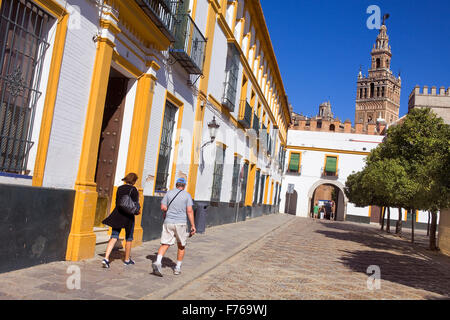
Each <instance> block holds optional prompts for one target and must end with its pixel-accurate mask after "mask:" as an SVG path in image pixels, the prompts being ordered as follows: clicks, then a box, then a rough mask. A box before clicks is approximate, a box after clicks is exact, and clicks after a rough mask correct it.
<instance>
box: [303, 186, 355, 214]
mask: <svg viewBox="0 0 450 320" xmlns="http://www.w3.org/2000/svg"><path fill="white" fill-rule="evenodd" d="M322 185H332V186H334V187H336V188H337V190H338V191H339V192H338V193H337V201H336V221H344V220H345V216H346V214H347V203H348V199H347V197H346V196H345V193H344V185H343V184H342V183H340V182H339V181H335V180H326V179H320V180H318V181H317V182H315V183H314V184H313V185H312V186H311V187H310V189H309V191H308V213H310V212H311V210H312V207H313V205H314V204H313V203H312V202H313V200H314V199H313V196H314V192H315V191H316V190H317V188H319V187H320V186H322Z"/></svg>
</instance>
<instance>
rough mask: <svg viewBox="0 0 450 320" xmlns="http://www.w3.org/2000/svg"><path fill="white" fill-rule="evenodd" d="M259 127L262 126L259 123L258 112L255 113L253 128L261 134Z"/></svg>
mask: <svg viewBox="0 0 450 320" xmlns="http://www.w3.org/2000/svg"><path fill="white" fill-rule="evenodd" d="M259 127H260V123H259V118H258V116H257V115H256V114H253V126H252V128H253V130H255V133H256V135H257V136H258V135H259Z"/></svg>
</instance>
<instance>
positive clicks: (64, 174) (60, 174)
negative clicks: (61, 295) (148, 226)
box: [35, 1, 98, 189]
mask: <svg viewBox="0 0 450 320" xmlns="http://www.w3.org/2000/svg"><path fill="white" fill-rule="evenodd" d="M73 4H75V5H79V6H80V9H81V12H82V15H81V21H80V23H81V29H73V28H69V29H68V30H67V36H66V44H65V48H64V56H63V61H62V65H61V76H60V79H59V87H58V93H57V96H56V103H55V111H54V115H53V123H52V130H51V134H50V141H49V146H48V154H47V163H46V167H45V175H44V181H43V186H44V187H55V188H69V189H72V188H73V187H74V185H75V180H76V175H77V173H78V163H79V158H80V153H81V146H82V140H83V134H84V124H85V119H86V110H87V105H88V101H89V91H90V87H91V78H92V72H93V66H94V60H95V51H96V44H95V43H94V42H93V41H92V36H93V35H94V34H95V33H96V32H97V22H98V14H97V9H96V8H95V7H94V6H93V5H92V4H91V3H90V2H85V1H82V2H80V1H74V3H73ZM35 126H38V127H40V123H35Z"/></svg>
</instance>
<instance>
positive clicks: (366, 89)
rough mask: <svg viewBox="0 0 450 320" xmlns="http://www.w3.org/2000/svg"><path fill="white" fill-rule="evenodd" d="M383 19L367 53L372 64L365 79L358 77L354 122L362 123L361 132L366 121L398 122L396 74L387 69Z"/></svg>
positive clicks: (398, 83)
mask: <svg viewBox="0 0 450 320" xmlns="http://www.w3.org/2000/svg"><path fill="white" fill-rule="evenodd" d="M386 31H387V28H386V24H385V19H383V25H382V26H381V28H380V32H379V34H378V37H377V40H376V43H375V44H374V45H373V49H372V52H371V55H372V63H371V67H370V69H369V75H368V76H367V77H365V76H363V75H362V72H361V70H360V71H359V74H358V81H357V88H358V90H357V92H356V107H355V123H363V127H364V129H367V124H368V123H370V122H373V123H376V121H377V120H378V119H384V120H385V121H386V123H387V124H388V125H389V124H390V123H392V122H393V121H395V120H397V119H398V116H399V109H400V90H401V79H400V75H399V76H398V77H395V76H394V75H393V74H392V71H391V69H390V67H391V58H392V52H391V46H390V45H389V36H388V35H387V33H386Z"/></svg>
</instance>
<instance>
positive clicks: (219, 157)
mask: <svg viewBox="0 0 450 320" xmlns="http://www.w3.org/2000/svg"><path fill="white" fill-rule="evenodd" d="M224 162H225V149H224V148H222V147H216V162H215V163H214V173H213V184H212V190H211V201H213V202H220V192H221V191H222V180H223V165H224Z"/></svg>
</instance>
